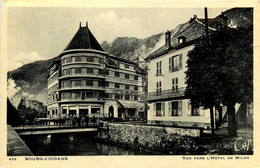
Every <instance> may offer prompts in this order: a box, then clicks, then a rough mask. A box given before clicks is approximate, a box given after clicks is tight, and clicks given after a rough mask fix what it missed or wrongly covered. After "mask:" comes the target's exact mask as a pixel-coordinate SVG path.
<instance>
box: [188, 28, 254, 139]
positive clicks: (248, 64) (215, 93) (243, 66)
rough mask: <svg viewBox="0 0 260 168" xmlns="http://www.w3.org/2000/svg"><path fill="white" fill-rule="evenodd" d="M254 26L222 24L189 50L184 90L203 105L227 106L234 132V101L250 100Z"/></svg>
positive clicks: (251, 98) (193, 103)
mask: <svg viewBox="0 0 260 168" xmlns="http://www.w3.org/2000/svg"><path fill="white" fill-rule="evenodd" d="M252 32H253V29H252V27H250V28H247V29H245V28H238V29H231V28H225V29H221V30H218V31H216V32H215V33H213V34H211V35H210V38H209V44H208V45H207V40H206V38H201V39H200V40H198V41H197V42H196V44H195V47H194V49H193V50H191V51H190V52H189V53H188V57H189V59H188V61H187V68H188V70H187V71H186V83H187V88H186V91H185V94H186V96H187V97H189V98H190V99H191V104H192V105H197V106H203V107H204V108H205V109H208V108H212V107H213V106H218V105H219V104H220V103H222V104H223V105H226V106H227V113H228V122H229V123H228V130H229V135H230V136H235V135H236V133H237V130H236V119H235V108H234V106H235V104H236V103H242V102H251V101H253V33H252Z"/></svg>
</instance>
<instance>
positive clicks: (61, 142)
mask: <svg viewBox="0 0 260 168" xmlns="http://www.w3.org/2000/svg"><path fill="white" fill-rule="evenodd" d="M96 137H97V134H96V133H91V132H88V133H69V134H53V135H26V136H21V138H22V139H23V140H24V142H25V144H26V145H27V146H28V147H29V149H30V150H31V152H32V153H33V154H34V155H35V156H55V155H56V156H57V155H71V156H75V155H81V156H87V155H151V153H148V152H143V151H138V150H133V149H129V148H123V147H119V146H116V145H111V144H107V143H105V142H100V141H98V140H97V138H96Z"/></svg>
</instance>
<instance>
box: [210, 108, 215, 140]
mask: <svg viewBox="0 0 260 168" xmlns="http://www.w3.org/2000/svg"><path fill="white" fill-rule="evenodd" d="M210 127H211V134H212V135H215V130H214V111H213V106H211V107H210Z"/></svg>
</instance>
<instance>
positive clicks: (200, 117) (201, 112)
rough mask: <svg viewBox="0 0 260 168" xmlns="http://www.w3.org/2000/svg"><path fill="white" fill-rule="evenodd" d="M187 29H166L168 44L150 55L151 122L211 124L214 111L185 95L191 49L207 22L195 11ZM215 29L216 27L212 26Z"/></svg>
mask: <svg viewBox="0 0 260 168" xmlns="http://www.w3.org/2000/svg"><path fill="white" fill-rule="evenodd" d="M188 24H189V25H187V26H186V28H185V29H184V30H182V31H181V32H180V33H177V34H174V35H173V36H172V35H171V32H169V31H167V32H166V33H165V45H164V46H162V47H161V48H159V49H158V50H156V51H155V52H154V53H152V54H150V55H149V56H148V57H146V61H147V62H148V94H147V102H148V106H149V107H148V116H147V119H148V123H151V124H163V125H172V126H187V127H202V128H210V112H209V109H207V110H205V109H203V108H202V107H193V106H192V105H191V104H190V100H189V99H188V98H187V97H185V94H184V92H185V89H186V84H185V77H186V75H185V71H186V70H187V68H186V62H187V59H188V56H187V55H188V52H189V51H191V50H192V49H193V48H194V41H195V40H197V39H198V38H200V37H201V36H203V33H204V30H205V28H204V26H205V25H204V24H203V23H202V22H200V21H199V19H198V18H197V16H196V15H195V16H194V17H193V18H191V20H190V21H189V22H188ZM209 30H210V31H214V28H209Z"/></svg>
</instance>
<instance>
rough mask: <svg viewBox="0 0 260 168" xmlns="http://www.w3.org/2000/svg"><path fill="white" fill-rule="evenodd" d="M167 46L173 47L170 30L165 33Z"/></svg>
mask: <svg viewBox="0 0 260 168" xmlns="http://www.w3.org/2000/svg"><path fill="white" fill-rule="evenodd" d="M165 46H166V47H170V46H171V32H170V31H169V30H167V32H166V33H165Z"/></svg>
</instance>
